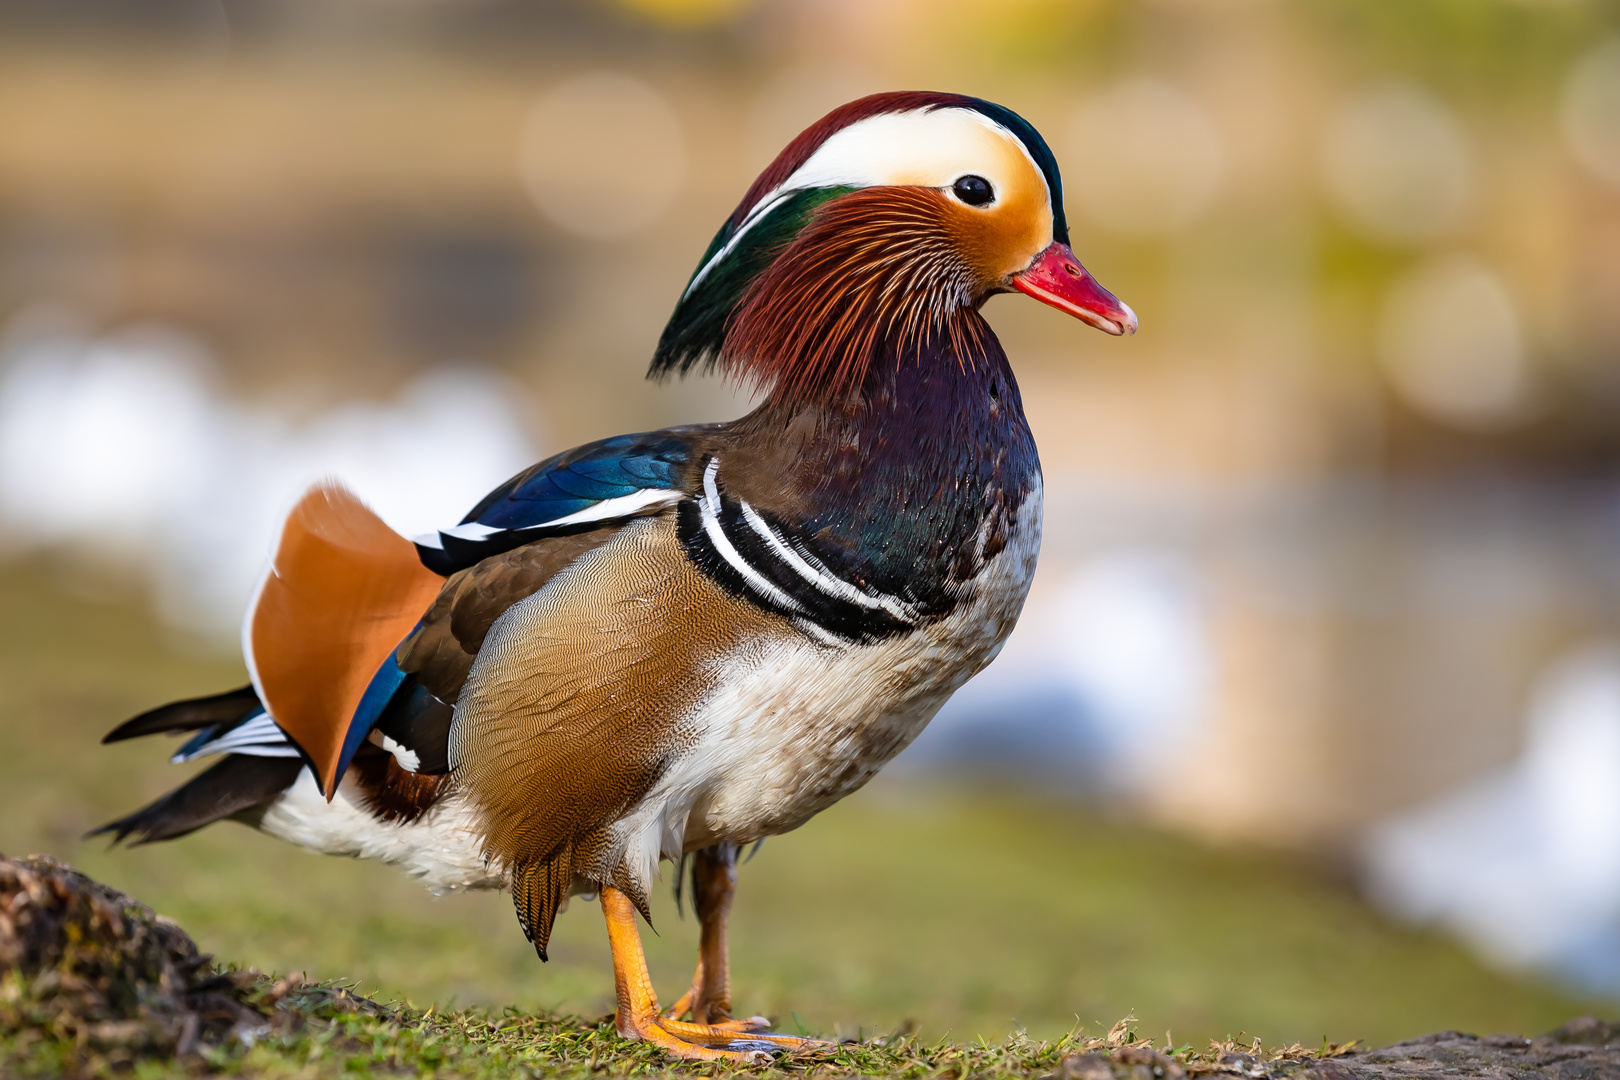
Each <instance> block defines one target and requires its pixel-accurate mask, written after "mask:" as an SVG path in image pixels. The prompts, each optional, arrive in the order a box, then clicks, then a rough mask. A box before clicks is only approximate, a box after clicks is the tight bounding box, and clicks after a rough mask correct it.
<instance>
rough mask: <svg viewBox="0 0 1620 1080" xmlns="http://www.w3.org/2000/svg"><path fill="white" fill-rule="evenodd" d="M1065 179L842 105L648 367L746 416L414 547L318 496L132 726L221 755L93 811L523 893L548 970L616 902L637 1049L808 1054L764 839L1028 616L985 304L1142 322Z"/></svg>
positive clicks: (692, 294)
mask: <svg viewBox="0 0 1620 1080" xmlns="http://www.w3.org/2000/svg"><path fill="white" fill-rule="evenodd" d="M1062 190H1063V189H1062V182H1061V180H1060V178H1059V175H1058V168H1057V163H1056V161H1055V160H1054V158H1053V155H1052V152H1051V150H1050V149H1048V147H1047V145H1046V143H1045V142H1044V141H1043V140H1042V138H1041V136H1040V135H1039V134H1038V133H1037V132H1036V131H1035V129H1034V128H1033V127H1032V126H1031V125H1030V124H1029V123H1028V122H1027V121H1025V120H1024V119H1023V118H1022V117H1020V116H1018V115H1017V114H1016V113H1014V112H1012V111H1011V110H1009V109H1006V108H1004V107H1002V106H999V105H995V104H992V103H990V102H987V101H982V100H979V99H977V98H972V97H965V96H962V95H957V94H945V93H924V92H901V93H885V94H877V95H873V96H871V97H866V98H862V99H860V100H858V101H855V102H852V103H850V104H847V105H844V106H842V107H840V108H838V109H835V110H834V111H833V112H831V113H830V114H828V115H827V116H826V117H824V118H823V119H821V120H820V121H819V122H817V123H816V124H814V125H812V126H811V127H810V128H809V129H807V130H806V131H804V132H803V133H802V134H800V135H799V136H798V137H797V138H795V139H794V140H793V141H792V142H791V143H790V144H789V145H788V146H787V148H786V149H785V150H783V151H782V153H781V154H780V155H779V156H778V157H777V158H776V160H774V161H773V162H771V164H770V166H769V167H768V168H766V170H765V171H764V173H762V174H761V175H760V176H759V178H758V179H757V180H755V181H754V183H753V186H752V187H750V188H749V189H748V192H747V194H746V195H744V197H743V199H742V202H741V203H740V204H739V205H738V206H737V209H736V211H735V212H734V213H733V214H732V215H731V216H730V217H729V218H728V219H727V220H726V221H725V223H724V224H723V225H722V226H721V228H720V231H719V232H718V233H717V234H716V236H715V238H714V240H713V242H712V243H711V244H710V245H709V249H708V251H706V252H705V253H704V255H703V259H702V261H701V262H700V264H699V265H698V268H697V271H696V272H695V273H694V274H693V275H692V278H691V280H690V282H689V283H688V284H687V286H686V289H685V291H684V292H683V293H682V295H681V297H680V299H679V301H678V302H677V303H676V306H675V311H674V314H673V315H672V316H671V318H670V320H669V323H668V324H667V326H666V327H665V329H664V331H663V334H662V336H661V338H660V340H659V342H658V345H657V349H656V352H655V354H654V356H653V359H652V365H651V371H650V376H651V377H662V376H665V375H668V374H671V373H684V372H688V371H691V370H693V369H694V368H700V369H714V368H718V369H719V370H720V371H722V372H723V373H725V374H726V375H728V376H730V377H731V378H733V379H735V380H738V381H740V382H741V383H742V384H744V385H747V386H750V387H753V388H755V389H756V390H757V391H758V392H759V393H760V394H761V397H762V403H761V404H760V405H759V406H758V407H757V408H756V409H755V410H754V411H753V412H751V413H750V414H748V415H747V416H745V417H743V418H742V419H739V420H735V421H731V422H727V423H717V424H701V425H692V426H686V427H675V428H669V429H666V430H663V431H654V432H649V433H646V434H639V435H625V436H620V437H618V438H611V439H606V440H603V441H601V442H596V443H591V444H589V445H586V446H581V447H578V448H576V449H574V450H570V451H568V452H566V453H563V454H559V455H558V456H556V457H553V458H551V459H549V460H546V461H543V462H541V463H540V464H538V465H535V466H533V467H532V468H530V469H528V470H526V471H524V472H522V473H520V474H518V475H517V476H514V477H513V478H512V479H510V480H508V481H507V482H506V483H504V484H502V485H501V486H500V487H498V488H496V489H495V490H494V491H492V492H491V493H490V494H489V495H488V496H487V497H486V498H485V499H484V500H483V501H482V502H480V503H479V504H478V505H477V506H475V507H474V508H473V509H472V512H471V513H469V514H468V515H467V516H466V517H465V518H464V519H463V520H462V522H461V523H460V524H458V525H455V526H453V527H450V528H446V529H444V530H442V531H440V532H438V533H437V534H435V535H430V536H426V537H418V538H416V539H415V540H414V541H412V540H407V539H405V538H404V537H401V536H400V535H398V534H397V533H395V532H393V531H392V530H391V529H389V528H388V527H387V526H386V525H384V524H383V522H382V521H381V520H380V519H379V518H378V517H377V516H376V515H375V514H373V513H372V512H371V511H370V510H368V509H367V508H366V507H365V506H364V505H363V504H362V503H361V502H360V501H359V500H358V499H356V498H355V497H354V496H353V495H352V494H350V493H349V492H347V491H346V490H344V489H343V488H341V487H339V486H336V485H332V484H323V485H319V486H317V487H315V488H313V489H312V490H310V491H309V492H308V493H307V494H305V495H304V497H303V498H302V499H301V500H300V501H299V502H298V503H297V505H296V506H295V507H294V509H293V510H292V511H291V513H290V515H289V516H288V517H287V519H286V522H285V524H284V526H283V527H282V530H281V533H280V536H279V539H278V540H277V542H276V544H275V547H274V551H273V555H272V558H271V560H270V565H269V568H268V569H267V570H266V572H265V574H264V577H263V579H262V581H261V583H260V585H259V587H258V589H257V591H256V593H255V595H254V597H253V599H252V601H251V602H250V605H249V609H248V612H247V616H246V619H245V625H244V628H243V634H242V653H243V658H244V660H245V661H246V666H247V669H248V672H249V675H250V677H251V680H252V682H251V684H250V685H248V686H245V687H243V688H241V689H239V690H233V691H230V692H228V693H224V694H219V695H216V696H213V697H205V698H198V699H195V700H190V701H182V702H177V703H175V704H171V705H167V706H164V707H162V708H158V709H154V710H152V711H150V712H147V713H144V714H142V715H141V716H138V717H136V718H134V719H133V720H130V721H128V722H127V723H125V724H123V725H121V726H120V727H118V728H117V729H115V730H114V731H112V732H111V733H110V734H109V735H108V736H107V737H106V740H105V741H107V742H114V741H118V740H121V739H127V738H131V737H134V736H138V735H147V734H152V733H157V732H167V733H190V735H191V738H190V739H189V741H187V742H186V743H185V744H184V745H182V746H181V748H180V750H179V752H178V753H176V754H175V755H174V758H173V760H175V761H176V762H188V761H192V760H195V759H198V758H202V757H208V756H217V757H219V759H220V760H219V761H218V762H217V763H215V764H214V765H213V766H212V767H211V768H209V769H207V770H206V771H204V772H202V773H200V774H198V775H197V776H195V777H194V778H193V779H191V780H190V781H189V782H188V783H186V784H185V785H183V786H182V787H180V788H178V789H177V790H175V791H173V792H171V793H170V794H168V795H166V796H164V797H163V798H161V799H159V800H157V801H156V802H154V803H152V804H151V805H149V806H147V807H145V808H143V809H141V810H138V811H136V812H134V813H132V814H130V815H128V816H126V817H123V818H120V819H119V820H117V821H114V822H111V823H109V824H108V825H106V826H104V827H103V828H102V829H99V830H97V832H110V833H112V834H113V836H114V840H115V842H116V841H117V840H122V839H124V838H127V837H134V838H135V842H137V843H142V842H149V841H155V840H165V839H169V838H172V837H176V836H180V835H183V834H185V833H188V832H190V831H192V830H194V829H197V828H199V827H201V826H203V825H206V824H208V823H210V822H213V821H218V820H221V819H225V818H232V819H235V820H238V821H243V822H246V823H248V824H251V825H253V826H255V827H256V828H258V829H261V830H263V831H264V832H267V833H270V834H272V835H274V836H278V837H281V838H284V839H286V840H289V841H291V842H293V843H295V844H300V845H302V846H304V847H306V848H309V849H312V850H315V851H318V852H326V853H331V854H341V855H351V856H362V857H367V858H374V859H380V860H383V861H385V862H390V863H394V864H397V865H399V866H401V867H403V868H404V869H406V870H407V871H409V872H410V873H412V874H414V875H416V876H417V877H419V878H422V879H424V880H425V881H426V882H427V883H428V884H429V885H430V886H432V887H434V888H437V889H454V888H479V887H487V888H505V889H508V890H510V892H511V894H512V898H513V901H514V903H515V905H516V908H517V916H518V920H519V922H520V923H521V925H522V928H523V932H524V933H525V934H526V935H527V937H528V938H529V940H530V941H531V942H532V943H533V944H534V947H535V949H536V950H537V951H538V953H539V955H540V959H541V960H544V959H545V958H546V943H547V939H548V937H549V935H550V933H551V929H552V925H553V920H554V919H555V918H556V916H557V914H558V912H559V911H560V910H561V909H562V907H563V906H564V905H565V903H566V902H567V900H568V899H569V898H570V897H571V896H575V895H579V896H591V895H592V894H594V895H596V896H598V897H599V898H600V902H601V906H602V910H603V912H604V914H605V917H606V920H607V928H608V937H609V942H610V945H611V951H612V958H613V971H614V981H615V986H616V991H617V998H618V1011H617V1017H616V1020H617V1027H618V1030H619V1032H620V1034H622V1035H624V1036H627V1037H630V1038H635V1039H642V1040H646V1041H649V1042H652V1043H655V1044H657V1045H658V1046H660V1047H663V1048H664V1049H665V1050H667V1051H669V1052H670V1053H672V1054H674V1055H676V1056H678V1057H684V1058H701V1059H713V1058H728V1057H729V1058H737V1057H757V1056H758V1055H759V1054H760V1053H763V1052H766V1051H768V1050H770V1049H772V1048H775V1049H778V1050H779V1049H782V1048H792V1047H795V1046H798V1045H800V1044H801V1043H803V1042H804V1040H799V1039H795V1038H792V1037H789V1036H783V1035H772V1034H769V1033H768V1032H767V1031H766V1030H765V1029H766V1028H768V1026H769V1025H768V1023H767V1022H766V1021H765V1020H764V1019H763V1018H760V1017H754V1018H746V1019H733V1018H732V1017H731V990H730V981H729V973H728V967H727V950H726V919H727V913H728V911H729V909H730V906H731V901H732V895H733V890H734V888H735V882H736V857H737V852H738V849H739V847H740V846H742V845H746V844H749V843H753V842H757V841H760V840H762V839H763V838H764V837H767V836H771V835H775V834H778V833H782V832H785V831H787V830H789V829H793V828H796V827H798V826H799V825H802V824H804V822H805V821H807V820H808V819H809V818H810V817H811V816H812V815H814V814H816V813H817V812H818V811H820V810H822V809H825V808H826V807H827V806H829V805H831V804H832V803H834V802H836V801H837V800H839V799H841V798H843V797H844V796H845V795H848V794H850V793H851V792H852V791H855V790H856V789H857V788H859V787H861V785H863V784H864V783H866V781H867V780H869V779H870V778H871V777H872V775H873V774H874V773H875V772H877V770H878V769H879V768H880V767H881V766H882V765H883V764H884V763H886V762H887V761H889V760H890V759H891V758H893V757H894V755H895V754H896V753H898V752H899V751H900V750H901V749H903V748H904V747H905V746H906V745H907V744H909V743H910V742H911V741H912V739H914V738H915V737H916V736H917V734H918V732H919V731H920V730H921V729H922V728H923V726H924V725H925V724H927V723H928V721H929V719H930V718H931V717H932V716H933V715H934V713H935V712H936V711H937V710H938V709H939V708H940V706H941V705H942V704H943V703H944V702H945V700H946V699H947V698H949V697H950V696H951V694H952V693H953V692H954V691H955V690H956V689H957V688H958V687H960V686H961V685H962V684H963V683H964V682H965V681H966V680H967V679H969V678H970V677H972V676H973V674H974V673H976V672H977V671H979V670H980V669H981V668H983V667H984V666H985V665H986V664H988V663H989V662H990V661H991V659H992V658H994V657H995V655H996V653H997V651H998V650H999V649H1000V648H1001V644H1002V642H1003V641H1004V640H1005V639H1006V637H1007V634H1008V632H1009V631H1011V629H1012V627H1013V624H1014V622H1015V621H1016V620H1017V618H1018V614H1019V611H1020V609H1021V607H1022V606H1023V603H1024V597H1025V594H1026V592H1027V590H1028V588H1029V583H1030V577H1031V574H1032V572H1033V571H1034V568H1035V559H1036V554H1037V551H1038V549H1039V546H1040V537H1041V471H1040V464H1039V461H1038V459H1037V457H1036V451H1035V444H1034V440H1033V438H1032V436H1031V434H1030V429H1029V425H1028V424H1027V423H1026V421H1025V419H1024V412H1023V408H1022V405H1021V402H1020V398H1019V392H1018V385H1017V383H1016V382H1015V381H1014V379H1013V373H1012V370H1011V368H1010V367H1009V365H1008V362H1007V357H1006V354H1005V353H1004V352H1003V351H1002V348H1001V346H1000V344H999V342H998V341H997V339H996V336H995V334H994V333H993V332H992V330H991V329H990V326H989V324H988V323H987V322H986V321H985V320H984V318H983V317H982V316H981V315H980V313H979V309H980V307H981V305H983V303H984V302H985V301H986V300H987V299H988V298H989V297H990V296H992V295H994V294H996V293H1002V292H1009V291H1012V290H1017V291H1019V292H1023V293H1026V294H1028V295H1030V296H1032V297H1034V298H1036V299H1037V300H1041V301H1043V302H1045V303H1047V304H1051V305H1052V306H1054V307H1057V308H1059V309H1060V310H1063V311H1066V312H1068V313H1069V314H1071V315H1073V316H1075V317H1077V318H1079V319H1081V320H1083V321H1085V322H1087V323H1089V324H1091V325H1092V326H1095V327H1097V328H1099V329H1101V330H1104V331H1106V332H1108V333H1110V334H1116V335H1117V334H1127V333H1131V332H1133V331H1134V330H1135V329H1136V316H1135V315H1134V314H1133V313H1132V312H1131V310H1130V308H1128V307H1127V306H1126V305H1124V304H1123V303H1120V302H1119V301H1118V300H1116V299H1115V298H1114V297H1113V296H1112V295H1111V294H1109V293H1108V292H1107V291H1106V290H1104V289H1103V288H1102V287H1101V286H1100V285H1098V284H1097V282H1096V281H1095V279H1093V278H1092V276H1091V275H1090V274H1088V273H1087V272H1086V270H1085V269H1083V268H1082V267H1081V265H1080V263H1079V262H1078V261H1077V260H1076V258H1075V256H1074V253H1073V252H1072V251H1071V250H1070V248H1069V243H1068V240H1069V237H1068V228H1067V225H1066V223H1065V220H1064V214H1063V201H1062ZM689 856H691V857H693V858H692V882H693V894H694V898H695V903H694V907H695V909H696V911H697V914H698V918H699V921H700V926H701V930H700V948H699V956H698V964H697V970H696V973H695V976H694V978H693V981H692V984H691V988H690V989H689V990H687V992H686V993H685V994H684V995H683V996H682V997H681V998H680V999H679V1000H678V1001H677V1002H676V1003H675V1004H674V1005H673V1006H672V1007H671V1008H669V1009H667V1010H661V1009H660V1008H659V1004H658V999H657V997H656V995H655V994H654V991H653V987H652V984H651V981H650V979H649V977H648V974H647V967H646V963H645V960H644V958H643V954H642V948H641V941H640V937H639V931H638V929H637V925H636V922H635V918H636V915H637V913H639V914H640V915H641V916H642V917H643V918H647V917H648V893H649V890H650V889H651V888H652V885H653V881H654V878H655V877H656V875H657V874H658V873H659V871H660V863H661V861H662V860H664V859H669V860H671V861H673V862H675V863H677V864H678V868H677V871H676V879H677V883H679V881H680V880H681V879H682V877H683V876H684V868H685V865H686V860H687V858H688V857H689ZM683 1017H686V1018H687V1019H683Z"/></svg>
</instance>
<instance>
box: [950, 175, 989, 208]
mask: <svg viewBox="0 0 1620 1080" xmlns="http://www.w3.org/2000/svg"><path fill="white" fill-rule="evenodd" d="M951 190H952V191H954V192H955V193H956V197H957V198H958V199H961V200H962V201H963V202H965V203H967V204H968V205H969V206H983V205H984V204H985V203H987V202H989V201H990V200H991V199H994V198H995V197H996V189H995V188H993V187H991V186H990V181H988V180H986V179H985V178H984V177H982V176H973V175H971V174H969V175H967V176H964V177H962V178H961V179H960V180H958V181H957V182H956V183H954V184H952V185H951Z"/></svg>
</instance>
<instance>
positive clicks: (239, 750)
mask: <svg viewBox="0 0 1620 1080" xmlns="http://www.w3.org/2000/svg"><path fill="white" fill-rule="evenodd" d="M210 754H246V755H248V756H250V757H297V756H298V750H297V748H296V747H294V746H293V745H292V743H290V742H288V741H287V736H286V735H284V734H282V731H281V729H280V728H279V727H277V726H276V722H275V721H274V720H272V719H270V715H269V714H268V713H261V714H260V715H258V716H255V717H254V718H253V719H252V720H249V721H248V722H247V723H245V724H242V725H240V726H239V727H236V728H232V729H231V730H230V731H227V732H226V733H225V734H223V735H221V736H220V737H219V738H217V739H211V740H209V741H208V742H205V743H203V744H202V745H201V746H199V747H197V749H195V750H193V751H191V753H189V754H175V755H174V756H173V757H171V758H170V759H169V761H170V762H171V763H173V764H175V765H183V764H184V763H186V762H188V761H195V760H197V759H198V758H200V757H208V756H209V755H210Z"/></svg>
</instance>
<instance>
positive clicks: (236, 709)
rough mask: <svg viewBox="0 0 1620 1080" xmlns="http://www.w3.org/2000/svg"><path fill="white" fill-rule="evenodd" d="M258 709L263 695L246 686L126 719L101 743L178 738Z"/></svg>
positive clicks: (158, 708)
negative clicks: (183, 732)
mask: <svg viewBox="0 0 1620 1080" xmlns="http://www.w3.org/2000/svg"><path fill="white" fill-rule="evenodd" d="M258 707H259V695H258V694H256V693H254V691H253V687H251V686H244V687H242V688H241V689H240V690H227V691H226V692H225V693H223V694H215V695H213V696H212V697H200V698H191V699H190V700H188V701H175V702H171V703H170V704H168V705H160V706H158V707H157V708H155V709H150V710H148V711H146V712H143V713H141V715H139V716H137V717H135V718H134V719H133V720H125V721H124V722H123V723H122V724H119V725H118V726H117V727H115V728H113V729H112V730H111V731H109V732H107V734H106V736H105V737H103V738H102V740H101V741H102V742H103V743H115V742H121V741H123V740H124V739H133V738H136V737H138V736H141V735H158V734H164V735H175V734H179V733H180V732H182V731H198V730H201V729H202V728H205V727H210V726H212V725H214V724H226V725H229V724H231V723H232V721H236V720H241V719H242V718H244V717H246V716H247V715H248V713H250V712H253V711H254V710H255V709H257V708H258ZM204 775H206V774H204ZM199 779H200V777H199ZM182 790H184V789H182Z"/></svg>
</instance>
